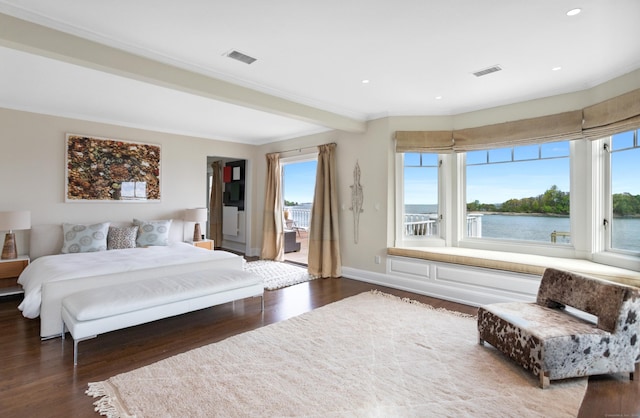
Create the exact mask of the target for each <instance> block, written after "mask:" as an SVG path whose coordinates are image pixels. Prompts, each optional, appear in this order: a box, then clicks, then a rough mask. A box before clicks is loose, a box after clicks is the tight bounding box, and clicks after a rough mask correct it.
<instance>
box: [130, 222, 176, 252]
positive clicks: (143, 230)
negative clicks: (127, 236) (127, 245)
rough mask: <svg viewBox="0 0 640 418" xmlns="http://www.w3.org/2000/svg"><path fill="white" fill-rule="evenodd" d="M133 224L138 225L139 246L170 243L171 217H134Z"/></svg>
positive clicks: (137, 242) (137, 240) (137, 241)
mask: <svg viewBox="0 0 640 418" xmlns="http://www.w3.org/2000/svg"><path fill="white" fill-rule="evenodd" d="M133 224H134V225H137V226H138V238H137V239H136V244H137V246H138V247H148V246H151V245H169V228H170V227H171V219H169V220H162V221H141V220H139V219H134V220H133Z"/></svg>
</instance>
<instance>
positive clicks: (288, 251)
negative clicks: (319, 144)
mask: <svg viewBox="0 0 640 418" xmlns="http://www.w3.org/2000/svg"><path fill="white" fill-rule="evenodd" d="M281 162H282V198H283V205H282V207H283V208H284V216H283V219H284V225H283V227H284V244H285V245H284V246H285V248H284V259H285V260H286V261H290V262H294V263H298V264H304V265H307V264H308V259H309V230H310V228H311V206H312V205H313V194H314V190H315V184H316V171H317V166H318V159H317V156H316V155H313V156H310V157H308V158H306V159H304V160H302V161H301V160H300V159H299V158H297V159H295V160H293V161H287V159H282V161H281Z"/></svg>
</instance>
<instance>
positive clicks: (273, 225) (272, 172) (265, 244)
mask: <svg viewBox="0 0 640 418" xmlns="http://www.w3.org/2000/svg"><path fill="white" fill-rule="evenodd" d="M281 178H282V170H281V168H280V154H278V153H272V154H267V178H266V186H265V196H264V216H263V221H262V225H263V226H262V251H261V253H260V258H261V259H263V260H276V261H282V260H284V232H283V230H282V210H283V209H282V184H281Z"/></svg>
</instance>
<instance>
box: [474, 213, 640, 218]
mask: <svg viewBox="0 0 640 418" xmlns="http://www.w3.org/2000/svg"><path fill="white" fill-rule="evenodd" d="M467 215H505V216H546V217H550V218H569V215H558V214H555V213H526V212H489V211H487V212H482V211H473V212H468V213H467ZM613 217H614V218H618V219H619V218H629V219H636V218H640V214H638V215H627V216H619V215H613Z"/></svg>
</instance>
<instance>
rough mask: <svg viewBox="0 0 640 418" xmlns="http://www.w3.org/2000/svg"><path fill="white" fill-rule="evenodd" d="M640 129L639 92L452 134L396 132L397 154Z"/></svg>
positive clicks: (602, 136)
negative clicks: (556, 112)
mask: <svg viewBox="0 0 640 418" xmlns="http://www.w3.org/2000/svg"><path fill="white" fill-rule="evenodd" d="M638 128H640V89H637V90H633V91H630V92H628V93H625V94H622V95H620V96H617V97H614V98H612V99H609V100H605V101H604V102H600V103H597V104H595V105H592V106H588V107H585V108H584V109H578V110H573V111H569V112H564V113H558V114H554V115H548V116H540V117H537V118H531V119H522V120H516V121H510V122H504V123H498V124H494V125H486V126H478V127H475V128H468V129H458V130H453V131H451V132H449V131H397V132H396V133H395V136H394V139H395V141H396V152H437V153H445V152H451V151H454V152H465V151H473V150H480V149H491V148H500V147H513V146H517V145H526V144H536V143H543V142H551V141H566V140H573V139H580V138H588V139H600V138H604V137H607V136H610V135H613V134H616V133H620V132H625V131H630V130H633V129H638Z"/></svg>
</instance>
